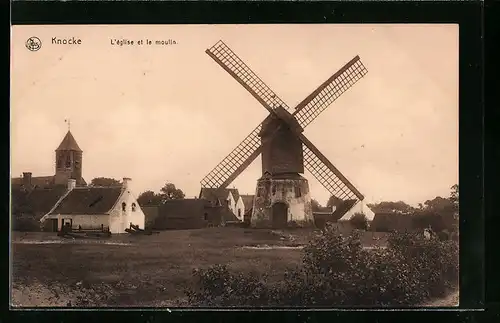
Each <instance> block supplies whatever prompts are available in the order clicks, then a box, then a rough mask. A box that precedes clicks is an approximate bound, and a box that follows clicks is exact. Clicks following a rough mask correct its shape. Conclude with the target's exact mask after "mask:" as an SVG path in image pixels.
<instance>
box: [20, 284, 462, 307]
mask: <svg viewBox="0 0 500 323" xmlns="http://www.w3.org/2000/svg"><path fill="white" fill-rule="evenodd" d="M95 293H96V291H94V290H93V291H92V292H90V293H89V290H85V291H83V290H79V288H73V290H72V292H69V290H62V288H60V287H59V286H54V287H53V288H47V286H44V285H43V284H41V283H35V284H31V285H30V286H22V285H15V286H13V288H12V303H11V304H12V306H14V307H49V306H50V307H67V306H71V307H80V306H81V301H80V299H82V298H84V299H90V298H95V297H94V296H95ZM101 293H102V291H100V292H99V294H101ZM70 295H72V296H70ZM78 296H80V297H78ZM100 301H103V300H100V299H95V302H93V304H92V302H91V303H90V304H85V305H87V306H90V307H92V306H99V303H100ZM458 302H459V292H458V291H456V292H454V293H452V294H451V295H449V296H447V297H445V298H442V299H439V300H436V301H434V302H431V303H428V304H427V305H425V306H429V307H452V306H458ZM85 305H83V306H85ZM100 305H101V306H106V305H107V304H100ZM137 305H139V306H141V305H142V306H145V307H177V306H189V305H188V304H187V300H186V299H185V298H184V297H178V298H175V299H172V300H156V301H155V302H148V303H147V304H146V303H143V304H137ZM108 306H110V305H108Z"/></svg>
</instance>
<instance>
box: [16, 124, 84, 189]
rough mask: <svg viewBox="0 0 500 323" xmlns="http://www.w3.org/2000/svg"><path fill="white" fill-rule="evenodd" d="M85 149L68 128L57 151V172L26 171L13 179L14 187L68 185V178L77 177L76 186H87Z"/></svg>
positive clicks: (28, 187) (30, 187) (31, 187)
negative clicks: (33, 174)
mask: <svg viewBox="0 0 500 323" xmlns="http://www.w3.org/2000/svg"><path fill="white" fill-rule="evenodd" d="M82 163H83V151H82V150H81V149H80V147H79V146H78V144H77V143H76V140H75V138H74V137H73V134H72V133H71V131H69V130H68V132H67V133H66V135H65V136H64V138H63V140H62V141H61V143H60V144H59V146H58V147H57V149H56V151H55V161H54V165H55V174H54V175H50V176H32V173H31V172H24V173H23V175H22V176H21V177H14V178H12V179H11V186H12V189H20V188H24V189H28V190H29V189H34V188H52V187H54V186H58V185H62V186H63V187H65V186H66V183H67V182H68V179H75V180H76V186H86V185H87V183H86V182H85V179H83V177H82Z"/></svg>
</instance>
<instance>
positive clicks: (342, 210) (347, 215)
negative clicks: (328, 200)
mask: <svg viewBox="0 0 500 323" xmlns="http://www.w3.org/2000/svg"><path fill="white" fill-rule="evenodd" d="M334 213H336V214H337V215H340V218H339V220H338V221H349V220H350V219H351V218H352V217H353V216H354V215H355V214H356V213H362V214H364V215H365V216H366V219H367V220H368V222H371V221H373V218H374V217H375V213H374V212H373V211H372V210H371V209H370V208H369V207H368V206H367V205H366V203H365V202H364V201H359V200H346V201H344V202H343V203H341V205H340V206H338V207H337V208H336V210H335V211H334Z"/></svg>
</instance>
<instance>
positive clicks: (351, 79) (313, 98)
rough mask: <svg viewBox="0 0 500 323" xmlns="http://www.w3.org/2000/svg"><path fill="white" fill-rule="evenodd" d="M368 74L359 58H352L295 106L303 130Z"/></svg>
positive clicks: (295, 113)
mask: <svg viewBox="0 0 500 323" xmlns="http://www.w3.org/2000/svg"><path fill="white" fill-rule="evenodd" d="M366 73H368V70H367V69H366V68H365V66H364V65H363V63H362V62H361V60H360V58H359V56H356V57H354V58H353V59H352V60H351V61H349V62H348V63H347V64H346V65H344V67H342V68H341V69H340V70H338V72H336V73H335V74H333V75H332V76H331V77H330V78H328V80H326V81H325V82H323V84H321V85H320V86H319V87H318V88H317V89H316V90H315V91H314V92H312V93H311V94H310V95H309V96H307V97H306V98H305V99H304V100H303V101H302V102H301V103H299V104H298V105H297V107H296V108H295V111H294V113H293V114H294V115H295V118H296V119H297V121H298V122H299V124H300V126H301V127H302V128H305V127H306V126H307V125H308V124H310V123H311V122H312V121H313V120H314V119H316V117H317V116H318V115H319V114H320V113H321V112H323V111H324V110H325V109H326V108H327V107H328V106H329V105H330V104H332V103H333V101H335V100H336V99H337V98H338V97H340V96H341V95H342V94H343V93H344V92H345V91H347V90H348V89H349V88H351V87H352V86H353V85H354V84H355V83H356V82H357V81H359V80H360V79H361V78H362V77H363V76H365V75H366Z"/></svg>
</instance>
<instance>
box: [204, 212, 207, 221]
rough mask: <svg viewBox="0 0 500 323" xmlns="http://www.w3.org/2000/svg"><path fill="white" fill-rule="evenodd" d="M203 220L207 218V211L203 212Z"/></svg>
mask: <svg viewBox="0 0 500 323" xmlns="http://www.w3.org/2000/svg"><path fill="white" fill-rule="evenodd" d="M203 220H205V221H207V220H208V214H207V213H205V214H203Z"/></svg>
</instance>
